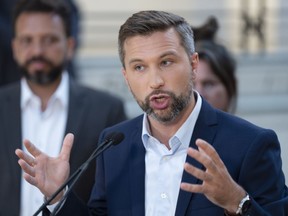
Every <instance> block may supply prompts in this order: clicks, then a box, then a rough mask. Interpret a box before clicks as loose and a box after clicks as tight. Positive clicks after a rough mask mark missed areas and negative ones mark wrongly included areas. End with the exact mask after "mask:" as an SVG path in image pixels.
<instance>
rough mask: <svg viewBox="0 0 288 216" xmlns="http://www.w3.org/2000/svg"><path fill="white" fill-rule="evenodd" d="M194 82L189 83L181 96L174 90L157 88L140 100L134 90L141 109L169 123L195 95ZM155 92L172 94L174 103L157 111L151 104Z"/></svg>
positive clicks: (158, 119)
mask: <svg viewBox="0 0 288 216" xmlns="http://www.w3.org/2000/svg"><path fill="white" fill-rule="evenodd" d="M192 88H193V84H192V82H190V83H189V85H188V86H187V90H186V91H184V92H183V93H182V94H180V95H179V96H176V95H175V94H174V93H173V92H169V91H162V90H155V91H153V92H152V93H150V94H149V95H148V96H147V97H146V98H145V100H144V101H143V102H142V101H139V100H137V98H136V97H135V95H134V93H133V92H132V94H133V96H134V98H135V99H136V101H137V103H138V104H139V106H140V107H141V109H142V110H143V111H144V112H146V113H147V115H149V116H151V117H152V118H154V119H155V120H157V121H159V122H162V123H169V122H172V121H173V120H174V119H175V118H176V117H177V116H179V114H180V113H181V111H183V110H184V109H185V108H186V107H187V106H188V104H189V102H190V101H191V97H192V96H193V89H192ZM155 94H167V95H169V96H170V98H171V100H172V103H171V105H170V106H169V107H168V108H167V109H165V110H161V111H160V113H157V112H155V110H154V109H153V108H152V107H151V106H150V100H149V98H150V97H151V96H152V95H155Z"/></svg>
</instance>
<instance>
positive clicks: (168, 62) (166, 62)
mask: <svg viewBox="0 0 288 216" xmlns="http://www.w3.org/2000/svg"><path fill="white" fill-rule="evenodd" d="M171 63H172V62H171V61H167V60H165V61H162V62H161V65H162V66H169V65H170V64H171Z"/></svg>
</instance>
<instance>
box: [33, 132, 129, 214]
mask: <svg viewBox="0 0 288 216" xmlns="http://www.w3.org/2000/svg"><path fill="white" fill-rule="evenodd" d="M123 139H124V134H123V133H121V132H112V133H110V134H108V135H107V136H106V137H105V139H104V141H103V142H102V143H100V144H99V145H98V147H97V148H96V149H95V150H94V151H93V152H92V154H91V155H90V157H89V158H88V159H87V160H86V161H85V162H84V163H83V164H82V165H81V166H80V167H79V168H78V169H77V170H76V171H75V172H74V173H73V174H72V175H71V176H70V177H69V178H68V179H67V180H66V181H65V182H64V183H63V184H62V185H61V186H60V187H59V188H58V190H57V191H56V192H54V193H53V194H52V196H51V197H50V198H49V199H47V200H46V201H45V202H44V203H43V204H42V205H41V206H40V207H39V209H38V210H37V211H36V212H35V213H34V214H33V216H37V215H38V214H39V213H40V212H41V211H43V209H44V208H45V207H46V206H47V205H49V204H50V202H51V201H52V200H53V199H54V198H55V197H56V196H57V195H58V194H59V193H60V192H62V190H63V189H64V188H65V187H66V186H67V185H68V184H70V183H71V184H70V185H69V189H68V190H67V191H66V193H65V194H64V196H63V197H62V198H61V200H60V201H59V203H58V204H57V205H56V207H55V209H54V211H53V212H52V214H51V215H52V216H53V215H55V214H56V213H57V211H58V209H59V208H60V206H61V204H62V203H63V201H64V200H66V198H67V196H68V195H69V194H70V192H71V191H72V188H73V186H74V185H75V183H76V182H77V180H78V179H79V178H80V176H81V175H82V174H83V173H84V171H85V170H86V169H87V168H88V166H89V164H90V162H91V161H92V160H93V159H94V158H97V157H98V156H99V155H100V154H101V153H102V152H104V151H105V150H106V149H107V148H109V147H110V146H111V145H118V144H119V143H120V142H122V141H123Z"/></svg>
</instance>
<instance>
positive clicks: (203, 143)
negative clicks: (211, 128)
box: [196, 139, 223, 166]
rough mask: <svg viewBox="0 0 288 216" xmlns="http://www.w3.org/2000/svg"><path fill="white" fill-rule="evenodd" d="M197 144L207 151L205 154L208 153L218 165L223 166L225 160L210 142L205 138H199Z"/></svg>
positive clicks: (203, 150) (202, 150)
mask: <svg viewBox="0 0 288 216" xmlns="http://www.w3.org/2000/svg"><path fill="white" fill-rule="evenodd" d="M196 145H197V146H198V148H199V151H200V152H205V154H207V155H208V156H209V157H210V158H211V159H212V160H213V162H214V163H215V164H216V165H217V166H223V162H222V160H221V158H220V156H219V155H218V153H217V151H216V150H215V149H214V148H213V146H212V145H211V144H209V143H208V142H206V141H205V140H202V139H197V140H196Z"/></svg>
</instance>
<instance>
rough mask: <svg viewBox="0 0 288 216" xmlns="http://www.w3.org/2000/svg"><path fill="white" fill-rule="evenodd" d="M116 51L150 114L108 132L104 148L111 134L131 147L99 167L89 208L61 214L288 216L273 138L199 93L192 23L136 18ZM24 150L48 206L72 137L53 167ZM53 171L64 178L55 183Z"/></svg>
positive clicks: (168, 17) (153, 15) (165, 16)
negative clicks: (208, 100) (194, 88)
mask: <svg viewBox="0 0 288 216" xmlns="http://www.w3.org/2000/svg"><path fill="white" fill-rule="evenodd" d="M118 45H119V54H120V59H121V62H122V66H123V69H122V73H123V75H124V77H125V79H126V83H127V85H128V86H129V88H130V90H131V92H132V94H133V96H134V97H135V99H136V101H137V103H138V104H139V106H140V107H141V108H142V109H143V111H144V112H145V113H144V115H141V116H139V117H136V118H134V119H132V120H129V121H126V122H122V123H120V124H117V125H115V126H113V127H110V128H107V129H105V130H104V131H103V133H102V135H101V138H100V142H102V141H104V140H105V139H106V137H107V136H109V134H110V133H111V132H119V133H122V134H123V135H124V137H125V139H124V141H123V142H122V143H120V144H119V145H116V146H113V147H111V148H109V149H108V150H106V151H105V152H104V153H103V154H102V155H100V156H99V158H98V159H97V163H96V166H97V167H96V177H95V185H94V188H93V190H92V193H91V197H90V201H89V203H88V207H87V206H86V205H84V204H83V203H82V204H81V203H80V202H79V201H78V199H77V197H76V196H74V195H73V194H72V195H71V196H68V198H67V199H66V200H65V203H64V205H63V206H61V209H60V210H59V211H58V212H57V215H97V216H98V215H109V216H122V215H123V216H124V215H125V216H127V215H133V216H144V215H145V216H150V215H155V216H162V215H163V216H167V215H168V216H172V215H176V216H183V215H189V216H190V215H191V216H194V215H197V216H199V215H200V216H201V215H203V216H204V215H205V216H207V215H213V216H223V215H224V214H225V215H253V216H260V215H261V216H262V215H275V216H276V215H277V216H281V215H282V216H284V215H287V214H288V190H287V187H286V185H285V178H284V174H283V172H282V162H281V157H280V145H279V142H278V139H277V136H276V134H275V133H274V132H273V131H272V130H268V129H263V128H260V127H257V126H255V125H253V124H251V123H249V122H247V121H245V120H242V119H240V118H237V117H235V116H232V115H229V114H227V113H224V112H221V111H219V110H216V109H214V108H212V107H211V106H210V105H208V103H207V102H206V101H205V100H204V99H202V97H201V96H200V95H199V94H198V93H197V92H196V91H194V90H193V80H194V79H195V77H196V76H197V66H198V62H199V59H198V54H197V53H196V52H195V50H194V41H193V32H192V30H191V28H190V27H189V24H188V23H187V22H186V21H185V20H184V19H183V18H182V17H179V16H177V15H175V14H172V13H167V12H162V11H142V12H138V13H136V14H134V15H133V16H132V17H130V18H128V20H127V21H126V22H125V23H124V24H123V25H122V26H121V28H120V31H119V38H118ZM24 144H25V146H26V147H27V149H28V150H29V152H30V153H31V154H32V155H33V156H34V157H31V156H29V155H27V154H25V153H24V152H22V151H21V150H16V154H17V156H18V157H19V158H20V160H19V164H20V166H21V167H22V169H23V170H24V172H25V173H26V174H27V176H26V180H27V181H28V182H30V183H31V184H33V185H35V186H36V187H38V188H39V189H40V190H41V191H42V192H43V194H44V195H45V196H46V197H50V196H51V195H52V194H53V192H54V191H56V190H57V188H59V187H60V185H61V184H62V183H63V182H64V180H65V179H66V178H65V176H67V172H69V168H67V162H68V160H69V155H70V150H71V146H72V144H73V135H72V134H68V135H67V136H66V137H65V139H64V142H63V148H62V151H61V153H60V155H59V157H58V158H57V159H55V160H58V162H59V163H57V165H55V164H53V163H45V160H46V159H49V157H48V156H47V155H46V154H44V153H42V152H40V151H39V150H38V149H37V148H35V146H33V145H32V144H31V143H30V142H29V141H26V142H25V143H24ZM43 159H44V160H43ZM35 164H36V165H35ZM44 165H45V166H46V167H47V170H44V171H45V172H44V173H45V175H46V178H47V180H46V181H45V180H44V181H42V179H43V178H42V177H43V169H42V168H41V166H44ZM51 169H53V170H54V169H55V170H58V171H60V170H61V172H62V173H63V174H62V175H60V176H58V178H57V179H55V176H53V175H51V176H49V170H51ZM53 178H54V180H53ZM63 194H65V190H64V191H62V192H61V194H59V196H58V197H56V198H55V199H54V200H53V201H52V202H51V204H54V205H52V206H51V205H50V206H48V208H49V210H50V211H56V210H55V209H57V207H56V208H55V205H60V204H61V202H59V200H60V199H61V197H63ZM62 204H63V203H62Z"/></svg>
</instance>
